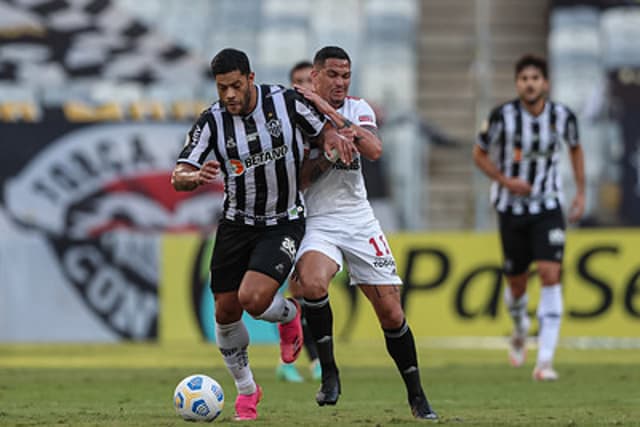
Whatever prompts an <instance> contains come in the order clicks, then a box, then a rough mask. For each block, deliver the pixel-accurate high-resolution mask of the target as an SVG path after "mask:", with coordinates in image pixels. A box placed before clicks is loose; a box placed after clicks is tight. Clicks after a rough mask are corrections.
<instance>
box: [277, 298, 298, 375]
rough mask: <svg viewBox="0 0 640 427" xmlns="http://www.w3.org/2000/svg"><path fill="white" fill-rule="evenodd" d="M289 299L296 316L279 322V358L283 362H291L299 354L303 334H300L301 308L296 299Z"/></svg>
mask: <svg viewBox="0 0 640 427" xmlns="http://www.w3.org/2000/svg"><path fill="white" fill-rule="evenodd" d="M289 301H291V302H293V303H294V304H295V305H296V309H297V312H296V317H294V318H293V320H291V321H290V322H287V323H279V324H278V330H279V331H280V358H281V359H282V361H283V362H284V363H293V362H295V361H296V359H297V358H298V356H299V355H300V350H302V343H303V340H304V338H303V336H302V321H301V320H300V318H301V314H302V310H301V308H300V304H298V301H296V300H294V299H292V298H289Z"/></svg>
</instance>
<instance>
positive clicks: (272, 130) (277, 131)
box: [265, 119, 282, 138]
mask: <svg viewBox="0 0 640 427" xmlns="http://www.w3.org/2000/svg"><path fill="white" fill-rule="evenodd" d="M265 126H266V127H267V130H268V131H269V135H271V136H272V137H274V138H280V135H282V122H280V119H271V120H269V121H268V122H267V123H266V125H265Z"/></svg>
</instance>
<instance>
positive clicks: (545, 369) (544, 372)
mask: <svg viewBox="0 0 640 427" xmlns="http://www.w3.org/2000/svg"><path fill="white" fill-rule="evenodd" d="M531 376H532V377H533V379H534V381H556V380H557V379H558V378H559V376H558V373H557V372H556V371H555V369H553V368H552V367H551V365H550V364H547V365H540V366H536V367H535V368H534V369H533V374H532V375H531Z"/></svg>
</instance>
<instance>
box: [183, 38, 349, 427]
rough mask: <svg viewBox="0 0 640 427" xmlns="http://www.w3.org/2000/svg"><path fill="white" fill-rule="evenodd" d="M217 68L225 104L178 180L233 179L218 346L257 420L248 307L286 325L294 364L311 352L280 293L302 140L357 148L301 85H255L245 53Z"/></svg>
mask: <svg viewBox="0 0 640 427" xmlns="http://www.w3.org/2000/svg"><path fill="white" fill-rule="evenodd" d="M211 71H212V74H213V76H214V78H215V83H216V88H217V91H218V95H219V98H220V99H219V101H218V102H216V103H214V104H213V105H212V106H211V107H210V108H208V109H206V110H205V111H204V112H203V113H202V115H201V116H200V118H199V119H198V120H197V122H196V123H195V124H194V125H193V127H192V128H191V131H190V132H189V134H188V136H187V139H186V142H185V145H184V148H183V150H182V152H181V153H180V156H179V158H178V164H177V166H176V167H175V169H174V171H173V175H172V183H173V186H174V188H175V189H176V190H178V191H191V190H195V189H196V188H198V187H199V186H201V185H206V184H209V183H211V182H212V181H213V180H215V179H216V178H217V176H218V175H220V174H221V175H222V176H223V178H224V196H225V197H224V206H223V213H222V219H221V221H220V224H219V226H218V230H217V233H216V240H215V246H214V249H213V255H212V257H211V289H212V291H213V295H214V300H215V323H216V343H217V345H218V348H219V349H220V352H221V354H222V357H223V359H224V363H225V365H226V366H227V369H228V370H229V372H230V373H231V376H232V377H233V379H234V381H235V385H236V388H237V391H238V396H237V398H236V402H235V409H236V419H238V420H252V419H255V418H256V417H257V405H258V402H259V401H260V399H261V396H262V390H261V388H260V387H259V386H258V385H257V384H256V382H255V381H254V378H253V373H252V372H251V369H250V367H249V357H248V352H247V346H248V345H249V335H248V333H247V329H246V327H245V325H244V323H243V321H242V313H243V311H246V312H248V313H249V314H250V315H252V316H253V317H255V318H257V319H262V320H265V321H268V322H274V323H278V327H279V329H280V337H281V338H280V340H281V342H280V347H281V357H282V359H283V360H284V361H285V362H293V361H294V360H295V359H296V358H297V356H298V354H299V352H300V349H301V347H302V327H301V324H300V307H299V304H298V303H297V302H296V301H295V300H293V299H285V298H284V297H283V296H282V294H280V293H278V288H279V287H280V286H281V285H282V283H283V282H284V280H285V279H286V277H287V275H288V274H289V272H290V271H291V269H292V267H293V263H294V260H295V255H296V251H297V249H298V247H299V243H300V240H301V239H302V236H303V234H304V228H305V225H304V211H305V206H304V204H303V200H302V194H301V191H300V168H301V166H302V161H303V158H304V147H303V143H304V140H303V138H315V140H314V141H315V143H316V144H317V145H318V146H319V147H324V149H326V150H329V151H330V152H332V151H333V150H337V151H338V152H340V153H341V154H342V158H343V160H344V161H346V162H349V161H350V160H351V152H352V150H353V147H352V146H351V145H352V144H351V143H350V142H349V141H345V140H343V139H340V138H337V137H335V135H337V133H336V131H335V130H334V128H333V126H331V125H330V124H329V123H328V122H326V120H325V118H324V116H322V115H321V114H320V113H318V112H317V111H316V110H315V108H313V106H311V105H310V103H309V102H308V101H307V100H305V99H304V98H303V97H302V96H301V95H300V94H298V93H297V92H296V91H294V90H293V89H289V90H285V89H284V88H283V87H281V86H277V85H264V84H263V85H256V84H254V73H253V72H252V71H251V68H250V65H249V59H248V58H247V56H246V54H244V52H241V51H238V50H235V49H224V50H222V51H220V52H219V53H218V54H217V55H216V56H215V57H214V58H213V60H212V61H211ZM332 134H333V135H334V138H331V135H332ZM209 154H212V155H213V159H212V160H207V157H208V156H209Z"/></svg>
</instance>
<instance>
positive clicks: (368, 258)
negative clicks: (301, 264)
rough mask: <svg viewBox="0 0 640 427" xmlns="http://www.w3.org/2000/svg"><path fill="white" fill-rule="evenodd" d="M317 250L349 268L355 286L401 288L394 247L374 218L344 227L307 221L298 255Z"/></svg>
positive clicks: (325, 220) (323, 219)
mask: <svg viewBox="0 0 640 427" xmlns="http://www.w3.org/2000/svg"><path fill="white" fill-rule="evenodd" d="M308 251H318V252H321V253H323V254H324V255H326V256H328V257H329V258H331V259H332V260H334V261H335V262H336V264H338V266H339V267H340V270H342V263H343V260H346V261H347V264H348V265H349V276H350V279H351V284H352V285H401V284H402V280H401V279H400V277H399V276H398V274H397V272H396V261H395V259H394V258H393V254H392V253H391V248H389V244H388V243H387V239H386V237H385V236H384V233H383V232H382V228H380V224H379V223H378V220H376V219H375V218H373V219H372V220H370V221H367V222H366V223H363V224H349V225H348V226H341V225H339V224H337V223H336V222H334V221H331V220H328V218H326V217H314V218H307V220H306V230H305V234H304V237H303V238H302V243H300V248H299V249H298V253H297V255H296V258H297V259H300V258H301V257H302V255H303V254H304V253H305V252H308Z"/></svg>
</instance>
